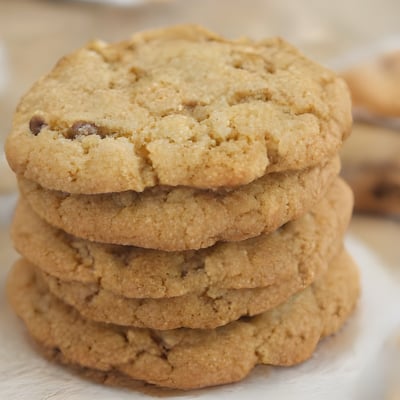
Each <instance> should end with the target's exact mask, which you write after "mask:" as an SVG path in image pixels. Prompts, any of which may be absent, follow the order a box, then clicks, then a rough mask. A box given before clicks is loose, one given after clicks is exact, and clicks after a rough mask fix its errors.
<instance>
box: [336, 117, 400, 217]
mask: <svg viewBox="0 0 400 400" xmlns="http://www.w3.org/2000/svg"><path fill="white" fill-rule="evenodd" d="M341 158H342V162H343V170H342V176H343V177H344V179H346V181H347V182H348V183H349V184H350V186H351V188H352V189H353V192H354V197H355V210H356V211H362V212H370V213H378V214H386V215H397V216H400V135H399V132H398V131H396V130H393V129H389V128H384V127H382V126H376V125H367V124H364V123H356V124H354V127H353V132H352V135H351V137H350V140H349V141H348V142H347V146H345V148H344V149H343V150H342V152H341Z"/></svg>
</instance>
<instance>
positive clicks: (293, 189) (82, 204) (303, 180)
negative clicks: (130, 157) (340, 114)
mask: <svg viewBox="0 0 400 400" xmlns="http://www.w3.org/2000/svg"><path fill="white" fill-rule="evenodd" d="M339 167H340V165H339V160H338V158H337V157H335V158H334V159H332V160H331V161H329V162H328V163H327V164H325V165H319V166H316V167H312V168H308V169H306V170H303V171H291V172H284V173H272V174H268V175H265V176H264V177H262V178H260V179H258V180H256V181H254V182H252V183H250V184H248V185H246V186H242V187H240V188H238V189H235V190H232V191H218V192H212V191H206V190H196V189H190V188H174V189H166V188H153V189H148V190H146V191H145V192H143V193H136V192H132V191H130V192H123V193H112V194H102V195H76V194H75V195H73V194H67V193H63V192H57V191H52V190H47V189H44V188H42V187H41V186H39V185H38V184H36V183H34V182H32V181H28V180H26V179H23V178H20V179H19V185H20V190H21V192H22V194H23V196H25V197H26V199H27V200H28V202H29V203H30V205H31V206H32V208H33V209H34V210H35V211H36V213H37V214H39V215H40V216H41V217H42V218H43V219H45V220H46V221H47V222H48V223H50V224H51V225H54V226H56V227H58V228H61V229H63V230H64V231H66V232H68V233H71V234H73V235H74V236H77V237H81V238H85V239H89V240H92V241H93V240H94V241H97V242H105V243H115V244H125V245H134V246H140V247H145V248H153V249H159V250H166V251H180V250H188V249H198V248H204V247H209V246H211V245H213V244H214V243H215V242H217V241H220V240H222V241H238V240H244V239H247V238H249V237H255V236H258V235H260V234H261V233H268V232H272V231H274V230H275V229H277V228H278V227H279V226H281V225H283V224H284V223H286V222H288V221H290V220H292V219H295V218H297V217H299V216H300V215H302V214H304V213H305V212H307V211H308V210H309V209H311V208H312V207H313V206H314V205H315V204H316V203H317V202H318V201H319V200H320V199H321V198H322V196H323V195H324V194H325V193H326V191H327V189H328V187H329V186H330V185H331V184H332V182H333V180H334V179H335V178H336V176H337V174H338V171H339Z"/></svg>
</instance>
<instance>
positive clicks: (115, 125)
mask: <svg viewBox="0 0 400 400" xmlns="http://www.w3.org/2000/svg"><path fill="white" fill-rule="evenodd" d="M350 126H351V106H350V96H349V94H348V91H347V87H346V85H345V83H344V81H343V80H342V79H341V78H339V77H337V76H336V75H335V74H334V73H333V72H331V71H329V70H327V69H325V68H324V67H322V66H320V65H318V64H316V63H314V62H312V61H310V60H308V59H306V58H305V57H304V56H303V55H301V54H300V53H299V52H298V51H297V50H296V49H295V48H293V47H292V46H291V45H289V44H287V43H286V42H285V41H284V40H282V39H279V38H272V39H266V40H262V41H258V42H256V41H250V40H245V39H241V40H237V41H229V40H225V39H223V38H221V37H219V36H217V35H215V34H213V33H211V32H208V31H206V30H204V29H202V28H200V27H196V26H190V25H188V26H177V27H171V28H166V29H161V30H156V31H149V32H144V33H139V34H136V35H134V36H133V37H132V38H131V39H129V40H127V41H124V42H121V43H116V44H107V43H105V42H99V41H98V42H93V43H90V44H88V45H87V46H86V47H84V48H82V49H80V50H78V51H76V52H74V53H72V54H71V55H68V56H66V57H64V58H63V59H61V60H60V61H59V62H58V63H57V65H56V66H55V67H54V69H53V70H52V71H51V72H50V73H49V74H48V75H47V76H45V77H43V78H42V79H40V80H39V81H38V82H37V83H36V84H35V85H34V86H33V87H32V89H31V90H30V91H29V92H28V93H27V94H26V95H25V96H24V97H23V99H22V101H21V102H20V104H19V106H18V108H17V111H16V114H15V116H14V121H13V128H12V132H11V135H10V136H9V137H8V140H7V143H6V154H7V158H8V161H9V163H10V165H11V167H12V169H13V170H14V171H15V172H16V173H17V174H19V175H22V176H24V177H25V178H27V179H30V180H33V181H35V182H38V183H39V184H40V185H42V186H43V187H46V188H49V189H53V190H61V191H65V192H69V193H87V194H89V193H108V192H120V191H126V190H133V191H138V192H140V191H143V190H144V189H145V188H148V187H153V186H156V185H167V186H181V185H183V186H189V187H196V188H214V189H215V188H220V187H235V186H239V185H243V184H247V183H249V182H252V181H253V180H255V179H257V178H259V177H261V176H263V175H264V174H266V173H270V172H274V171H286V170H293V169H303V168H307V167H309V166H314V165H317V164H320V163H322V162H324V161H327V160H328V159H331V158H332V157H333V156H334V155H335V154H336V153H337V151H338V150H339V148H340V147H341V144H342V141H343V140H344V139H345V138H346V137H347V135H348V134H349V133H350Z"/></svg>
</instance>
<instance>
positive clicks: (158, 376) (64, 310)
mask: <svg viewBox="0 0 400 400" xmlns="http://www.w3.org/2000/svg"><path fill="white" fill-rule="evenodd" d="M358 293H359V277H358V271H357V268H356V267H355V265H354V263H353V261H352V260H351V258H350V257H349V256H348V255H347V253H346V252H344V251H342V252H340V253H339V255H338V256H337V257H336V258H335V259H334V260H333V261H332V263H331V265H330V267H329V268H328V271H327V273H326V274H325V275H324V276H323V277H322V278H321V279H319V280H318V281H317V282H316V283H315V284H314V285H312V286H311V287H309V288H308V289H306V290H304V291H302V292H300V293H299V294H297V295H295V296H293V297H291V298H290V299H289V300H288V301H287V302H286V303H284V304H283V305H281V306H280V307H278V308H275V309H273V310H271V311H270V312H266V313H263V314H260V315H258V316H256V317H252V318H245V319H240V320H238V321H235V322H232V323H230V324H228V325H225V326H223V327H220V328H217V329H214V330H194V329H177V330H169V331H156V330H150V329H140V328H131V327H121V326H117V325H112V324H102V323H97V322H93V321H90V320H86V319H84V318H83V317H81V316H80V315H79V314H78V313H77V311H75V310H74V309H73V308H72V307H69V306H67V305H65V304H64V303H62V302H61V301H59V300H57V299H56V298H55V297H54V296H53V295H51V294H50V292H49V291H48V288H47V287H46V284H45V283H44V282H43V281H42V280H41V279H40V277H39V276H37V275H36V274H35V271H34V269H33V268H32V267H31V266H30V265H29V263H27V262H25V261H24V260H21V261H19V262H17V263H16V265H15V267H14V269H13V270H12V272H11V274H10V277H9V281H8V297H9V300H10V302H11V304H12V305H13V307H14V309H15V311H16V312H17V314H18V315H19V316H20V317H21V318H22V319H23V321H24V323H25V324H26V326H27V329H28V330H29V332H30V333H31V335H32V336H33V337H34V338H35V339H36V340H37V341H38V342H39V343H41V345H42V346H44V347H45V348H47V349H49V350H53V351H54V352H55V353H59V354H61V355H62V356H61V358H62V359H63V360H64V361H65V362H66V363H70V364H79V365H81V366H84V367H88V368H94V369H97V370H100V371H104V372H107V371H120V372H122V373H123V374H126V375H128V376H130V377H132V378H134V379H139V380H144V381H147V382H150V383H154V384H157V385H159V386H164V387H172V388H179V389H191V388H197V387H204V386H211V385H218V384H223V383H228V382H234V381H237V380H240V379H242V378H244V377H245V376H246V375H247V374H248V373H249V372H250V370H251V369H252V368H253V367H254V366H255V365H256V364H272V365H293V364H296V363H299V362H301V361H304V360H306V359H307V358H309V357H310V356H311V354H312V352H313V351H314V350H315V347H316V346H317V344H318V341H319V340H320V339H321V338H322V337H324V336H326V335H330V334H332V333H334V332H336V331H337V330H338V329H339V328H340V327H341V326H342V325H343V323H344V322H345V320H346V319H347V317H348V316H349V315H350V313H351V312H352V310H353V309H354V306H355V303H356V300H357V297H358Z"/></svg>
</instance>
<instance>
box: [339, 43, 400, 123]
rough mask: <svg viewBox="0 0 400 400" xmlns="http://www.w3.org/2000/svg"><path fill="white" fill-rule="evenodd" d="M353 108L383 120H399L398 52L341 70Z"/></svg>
mask: <svg viewBox="0 0 400 400" xmlns="http://www.w3.org/2000/svg"><path fill="white" fill-rule="evenodd" d="M343 77H344V78H345V80H346V81H347V84H348V85H349V88H350V92H351V95H352V98H353V104H354V106H355V107H356V108H362V109H365V110H366V111H368V112H370V113H372V114H374V115H377V116H385V117H400V98H399V92H400V50H397V51H393V52H390V53H386V54H382V55H380V56H379V57H377V58H375V59H373V60H371V61H369V62H365V63H361V64H360V65H356V66H354V67H353V68H351V69H349V70H348V71H345V72H344V73H343Z"/></svg>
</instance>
